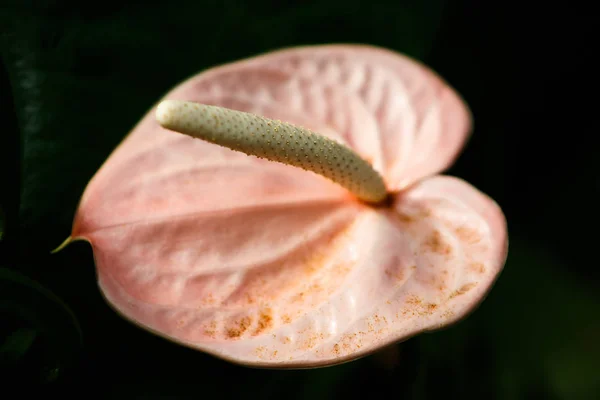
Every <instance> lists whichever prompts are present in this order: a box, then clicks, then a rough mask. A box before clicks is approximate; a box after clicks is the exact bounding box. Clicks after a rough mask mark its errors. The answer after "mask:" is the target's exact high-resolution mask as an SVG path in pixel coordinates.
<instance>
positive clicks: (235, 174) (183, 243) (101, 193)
mask: <svg viewBox="0 0 600 400" xmlns="http://www.w3.org/2000/svg"><path fill="white" fill-rule="evenodd" d="M166 97H167V98H171V99H181V100H191V101H196V102H201V103H206V104H214V105H220V106H224V107H228V108H234V109H239V110H242V111H249V112H253V113H257V114H261V115H264V116H267V117H270V118H275V119H281V120H285V121H287V122H291V123H295V124H299V125H302V126H305V127H307V128H310V129H313V130H315V131H318V132H320V133H323V134H326V135H328V136H330V137H332V138H335V139H336V140H339V141H342V142H343V143H345V144H347V145H348V146H350V147H352V148H353V149H354V150H355V151H357V152H358V153H359V154H360V155H362V156H363V157H364V158H366V159H368V160H369V161H370V162H372V164H373V166H374V168H376V169H377V170H378V171H380V172H381V173H382V175H383V176H384V179H385V180H386V183H387V185H388V187H389V188H390V189H400V188H403V189H404V188H406V186H407V185H409V184H414V185H413V186H411V187H410V188H406V189H405V190H402V191H400V193H399V194H398V195H396V197H395V201H394V204H393V206H392V207H390V208H381V209H372V208H369V207H366V206H365V205H363V204H360V203H358V202H356V201H355V200H354V199H353V198H351V197H350V196H349V195H348V194H347V193H346V192H345V191H344V190H343V189H341V188H339V187H338V186H336V185H335V184H333V183H331V182H329V181H328V180H326V179H325V178H322V177H320V176H317V175H315V174H313V173H310V172H307V171H303V170H299V169H296V168H293V167H289V166H285V165H282V164H277V163H273V162H268V161H265V160H259V159H256V158H253V157H248V156H246V155H244V154H241V153H236V152H233V151H231V150H228V149H224V148H221V147H218V146H215V145H212V144H209V143H205V142H202V141H200V140H194V139H191V138H190V137H187V136H183V135H178V134H175V133H173V132H169V131H166V130H164V129H162V128H161V127H160V126H159V125H158V124H157V123H156V122H155V121H154V110H151V111H150V112H149V113H148V114H147V115H146V116H145V117H144V119H143V120H142V121H141V122H140V124H138V126H137V127H136V128H135V129H134V131H133V132H132V133H131V134H130V135H129V136H128V137H127V138H126V139H125V141H124V142H123V143H122V144H121V145H120V146H119V147H118V148H117V149H116V150H115V152H114V153H113V154H112V155H111V157H110V158H109V159H108V160H107V162H106V163H105V164H104V166H103V167H102V168H101V169H100V171H99V172H98V173H97V174H96V176H95V177H94V178H93V180H92V181H91V182H90V184H89V185H88V187H87V189H86V191H85V193H84V195H83V197H82V200H81V204H80V207H79V209H78V213H77V216H76V218H75V222H74V227H73V234H72V236H73V237H76V238H77V237H78V238H85V239H87V240H89V241H90V242H91V244H92V246H93V249H94V255H95V259H96V264H97V270H98V279H99V283H100V287H101V289H102V291H103V293H104V295H105V296H106V298H107V300H108V301H109V303H110V304H112V305H113V306H114V307H115V308H116V309H117V310H118V311H119V312H120V313H122V314H123V315H124V316H125V317H127V318H128V319H130V320H132V321H134V322H136V323H137V324H139V325H141V326H142V327H144V328H146V329H149V330H151V331H154V332H156V333H157V334H160V335H162V336H164V337H167V338H170V339H172V340H174V341H176V342H179V343H183V344H186V345H188V346H191V347H195V348H198V349H200V350H203V351H207V352H210V353H211V354H215V355H217V356H219V357H223V358H226V359H229V360H231V361H234V362H238V363H244V364H248V365H257V366H258V365H260V366H271V367H308V366H318V365H328V364H334V363H338V362H343V361H346V360H349V359H352V358H356V357H359V356H361V355H364V354H367V353H369V352H372V351H374V350H377V349H378V348H380V347H382V346H384V345H386V344H389V343H391V342H394V341H398V340H402V339H405V338H407V337H410V336H411V335H414V334H415V333H418V332H420V331H424V330H429V329H435V328H438V327H441V326H444V325H446V324H448V323H451V322H453V321H455V320H457V319H458V318H460V317H462V316H464V315H465V314H466V313H467V312H468V311H470V310H471V309H473V308H474V306H476V305H477V304H478V303H479V301H480V300H481V299H482V297H483V296H484V294H485V293H486V292H487V290H489V288H490V287H491V285H492V283H493V281H494V280H495V278H496V276H497V274H498V273H499V271H500V270H501V268H502V266H503V264H504V258H505V256H506V240H507V239H506V226H505V221H504V217H503V215H502V212H501V211H500V209H499V208H498V207H497V205H495V203H494V202H493V201H492V200H491V199H489V198H488V197H486V196H485V195H483V194H482V193H480V192H478V191H477V190H476V189H475V188H473V187H472V186H470V185H469V184H467V183H465V182H463V181H460V180H458V179H455V178H449V177H433V178H426V179H425V180H421V179H423V178H425V177H427V176H429V175H431V174H434V173H436V172H439V171H440V170H441V169H443V168H445V167H447V166H448V165H449V163H451V161H452V160H453V159H454V157H455V156H456V154H457V153H458V151H459V150H460V148H461V147H462V145H463V143H464V140H465V139H466V137H467V131H468V128H469V114H468V111H467V109H466V107H465V106H464V105H463V103H462V102H461V101H460V99H459V98H458V96H457V95H456V94H455V93H454V92H453V91H452V90H451V89H450V88H449V87H448V86H447V85H446V84H444V83H443V82H442V81H441V80H440V79H439V78H438V77H436V76H435V75H434V74H433V73H432V72H431V71H429V70H428V69H426V68H425V67H423V66H421V65H419V64H417V63H416V62H414V61H412V60H410V59H408V58H405V57H403V56H401V55H398V54H394V53H391V52H388V51H385V50H381V49H376V48H371V47H366V46H315V47H306V48H297V49H291V50H283V51H279V52H275V53H271V54H267V55H264V56H259V57H256V58H252V59H249V60H244V61H241V62H237V63H233V64H229V65H225V66H222V67H218V68H215V69H212V70H209V71H206V72H204V73H202V74H199V75H198V76H195V77H193V78H192V79H190V80H188V81H187V82H184V83H183V84H181V85H180V86H178V87H177V88H175V89H174V90H173V91H172V92H171V93H169V94H168V95H167V96H166ZM419 180H421V182H420V183H419V182H418V181H419ZM415 182H418V183H415Z"/></svg>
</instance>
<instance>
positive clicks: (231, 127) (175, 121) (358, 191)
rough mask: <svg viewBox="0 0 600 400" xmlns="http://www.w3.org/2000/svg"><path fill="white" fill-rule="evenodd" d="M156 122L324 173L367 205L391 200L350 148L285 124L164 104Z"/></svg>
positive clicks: (183, 103)
mask: <svg viewBox="0 0 600 400" xmlns="http://www.w3.org/2000/svg"><path fill="white" fill-rule="evenodd" d="M156 120H157V121H158V123H159V124H160V125H161V126H162V127H163V128H166V129H169V130H173V131H176V132H179V133H183V134H186V135H189V136H192V137H195V138H198V139H202V140H206V141H208V142H211V143H214V144H217V145H220V146H224V147H227V148H230V149H232V150H236V151H240V152H242V153H245V154H248V155H253V156H257V157H260V158H265V159H267V160H271V161H276V162H280V163H283V164H287V165H292V166H295V167H298V168H302V169H305V170H307V171H311V172H314V173H317V174H319V175H322V176H324V177H326V178H328V179H330V180H332V181H333V182H335V183H337V184H339V185H340V186H343V187H345V188H346V189H348V191H349V192H351V193H353V194H354V195H355V196H356V197H358V198H359V199H361V200H363V201H366V202H368V203H377V204H379V203H381V202H382V201H384V200H385V199H386V198H387V189H386V186H385V183H384V181H383V178H382V177H381V175H379V173H378V172H377V171H375V170H374V169H373V167H371V165H370V164H369V163H368V162H367V161H365V160H364V159H363V158H361V157H360V156H359V155H358V154H357V153H355V152H354V151H353V150H352V149H350V148H349V147H347V146H345V145H343V144H341V143H338V142H336V141H334V140H332V139H330V138H328V137H326V136H323V135H321V134H319V133H316V132H313V131H311V130H309V129H305V128H302V127H299V126H295V125H292V124H289V123H286V122H282V121H276V120H271V119H268V118H265V117H262V116H259V115H255V114H251V113H247V112H242V111H237V110H231V109H227V108H223V107H217V106H211V105H206V104H199V103H194V102H189V101H181V100H164V101H163V102H161V103H160V104H159V105H158V107H157V109H156Z"/></svg>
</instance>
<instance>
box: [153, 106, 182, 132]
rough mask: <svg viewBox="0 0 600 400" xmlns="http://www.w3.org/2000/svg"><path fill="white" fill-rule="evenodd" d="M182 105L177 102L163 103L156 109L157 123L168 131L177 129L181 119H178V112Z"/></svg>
mask: <svg viewBox="0 0 600 400" xmlns="http://www.w3.org/2000/svg"><path fill="white" fill-rule="evenodd" d="M180 108H181V104H180V102H178V101H176V100H165V101H161V102H160V103H159V104H158V107H156V121H158V123H159V124H160V125H161V126H162V127H163V128H166V129H176V128H177V122H178V121H180V119H178V118H177V116H178V114H179V113H178V110H180Z"/></svg>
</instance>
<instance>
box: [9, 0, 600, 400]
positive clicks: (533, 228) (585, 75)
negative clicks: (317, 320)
mask: <svg viewBox="0 0 600 400" xmlns="http://www.w3.org/2000/svg"><path fill="white" fill-rule="evenodd" d="M569 4H571V3H569ZM596 20H597V17H596V16H595V15H594V13H593V12H590V10H585V9H582V8H580V7H579V6H575V5H572V6H569V5H567V3H557V4H556V5H555V6H553V5H551V3H550V2H539V3H537V4H536V2H518V3H512V2H484V1H476V0H472V1H467V0H457V1H442V0H422V1H417V0H412V1H400V0H399V1H387V2H384V1H380V2H378V1H368V2H365V1H358V0H347V1H334V0H330V1H325V0H324V1H289V0H288V1H280V2H273V1H266V0H265V1H247V2H243V1H200V0H196V1H177V0H170V1H165V2H142V1H133V2H122V1H114V0H106V1H101V2H97V1H90V2H84V1H73V0H70V1H60V0H55V1H49V0H42V1H33V0H29V1H27V0H21V1H18V0H3V1H2V2H0V34H1V38H0V45H1V47H0V50H1V52H2V53H1V56H2V63H1V64H0V100H1V101H2V104H1V107H0V108H1V109H0V113H1V116H0V117H1V119H0V121H1V124H0V132H1V140H0V190H1V192H0V195H1V196H0V206H1V209H2V210H3V212H1V213H0V221H1V222H0V224H1V226H2V228H1V229H0V232H2V234H1V235H2V239H1V241H0V267H2V273H1V274H0V312H2V314H1V317H2V320H1V321H0V324H1V325H0V326H1V329H0V356H1V360H2V368H3V369H2V371H0V372H1V373H0V381H4V382H3V383H4V384H5V385H7V384H13V385H15V386H16V387H17V388H18V390H20V393H21V394H22V393H25V392H26V391H28V390H35V388H44V389H45V390H46V393H56V394H58V395H63V396H73V395H76V396H78V397H81V396H83V397H88V396H98V398H106V399H108V398H111V399H120V398H124V399H125V398H126V399H196V398H282V399H333V398H336V399H338V398H339V399H350V398H365V396H369V397H367V398H370V396H373V397H374V398H377V397H381V396H384V395H386V396H393V397H394V398H398V399H404V398H405V399H437V398H445V399H454V398H457V399H458V398H461V399H471V398H472V399H569V400H570V399H597V398H600V373H599V371H600V363H599V360H600V343H599V340H600V308H599V303H600V294H599V292H598V288H599V285H598V284H597V282H598V280H599V277H600V272H599V269H600V268H599V267H600V262H599V261H598V259H599V256H598V250H599V248H600V247H599V245H598V223H599V222H600V218H599V213H598V204H599V200H600V196H599V186H600V185H599V178H598V172H599V170H598V158H596V157H597V156H598V147H597V146H596V140H595V139H596V137H597V136H598V111H597V109H598V98H597V96H598V90H597V89H596V82H595V80H596V78H597V74H598V65H597V64H595V63H594V62H593V57H592V54H593V53H597V50H598V41H597V35H598V28H597V27H596V26H595V24H597V21H596ZM336 42H338V43H344V42H353V43H368V44H374V45H378V46H382V47H386V48H390V49H393V50H396V51H399V52H403V53H406V54H409V55H411V56H413V57H415V58H417V59H420V60H422V61H424V62H425V63H426V64H428V65H429V66H431V67H432V68H433V69H434V70H436V71H437V72H438V73H439V74H440V75H442V76H443V77H444V78H445V79H446V80H447V81H448V82H449V83H450V84H451V85H452V86H454V87H455V88H456V89H457V90H458V91H459V92H460V93H461V94H462V95H463V96H464V98H465V99H466V101H467V102H468V103H469V105H470V107H471V108H472V111H473V114H474V118H475V130H474V134H473V137H472V139H471V140H470V142H469V144H468V146H467V148H466V149H465V151H464V153H463V154H462V156H461V157H460V159H459V160H458V162H457V163H456V164H455V165H454V167H453V168H452V169H451V170H450V171H448V173H449V174H451V175H456V176H459V177H461V178H463V179H466V180H467V181H469V182H471V183H472V184H474V185H475V186H476V187H478V188H479V189H481V190H483V191H484V192H486V193H488V194H489V195H490V196H491V197H493V198H494V199H495V200H496V201H497V202H498V203H499V204H500V205H501V207H502V208H503V210H504V212H505V214H506V217H507V219H508V224H509V239H510V249H509V257H508V261H507V264H506V267H505V270H504V272H503V273H502V275H501V276H500V278H499V280H498V282H497V284H496V286H495V287H494V288H493V289H492V291H491V293H490V295H489V296H488V298H487V299H486V300H485V301H484V303H483V304H482V305H481V307H479V308H478V309H477V310H476V311H475V312H474V313H473V314H472V315H471V316H470V317H469V318H467V319H466V320H464V321H463V322H460V323H459V324H457V325H455V326H453V327H451V328H449V329H446V330H444V331H440V332H436V333H431V334H424V335H421V336H418V337H416V338H413V339H411V340H409V341H407V342H404V343H402V344H399V345H397V346H394V347H393V348H392V349H390V351H388V352H387V353H385V354H378V355H374V356H370V357H366V358H364V359H361V360H358V361H355V362H352V363H349V364H345V365H341V366H336V367H330V368H325V369H318V370H303V371H269V370H254V369H248V368H243V367H239V366H235V365H231V364H229V363H226V362H224V361H220V360H217V359H214V358H212V357H210V356H207V355H204V354H202V353H199V352H196V351H193V350H189V349H186V348H183V347H180V346H177V345H174V344H172V343H170V342H167V341H165V340H162V339H159V338H156V337H154V336H152V335H151V334H149V333H147V332H145V331H143V330H141V329H138V328H136V327H134V326H133V325H131V324H129V323H128V322H126V321H124V320H123V319H121V318H120V317H119V316H117V315H116V314H115V313H114V312H113V311H112V310H111V309H110V308H109V307H108V306H107V305H106V304H105V302H104V301H103V300H102V298H101V296H100V293H99V290H98V288H97V285H96V277H95V270H94V264H93V258H92V252H91V249H90V247H89V246H88V245H86V244H83V243H77V244H73V245H71V246H69V248H68V249H67V250H65V251H62V252H60V253H58V254H56V255H50V254H49V251H50V250H51V249H53V248H54V247H56V246H57V245H58V244H59V243H60V242H61V241H62V240H63V239H64V238H65V237H66V236H68V234H69V232H70V227H71V221H72V218H73V213H74V211H75V208H76V206H77V202H78V200H79V198H80V196H81V194H82V192H83V189H84V187H85V185H86V183H87V182H88V180H89V179H90V178H91V177H92V175H93V174H94V172H95V171H96V170H97V169H98V168H99V167H100V165H101V163H102V162H103V161H104V160H105V159H106V158H107V157H108V156H109V154H110V152H111V151H112V149H113V148H114V147H115V146H116V145H117V144H118V143H119V141H120V140H121V139H122V138H123V137H124V135H126V134H127V132H128V131H129V130H130V129H131V128H132V127H133V125H134V124H135V123H136V122H137V121H138V119H140V118H141V117H142V116H143V114H144V113H145V112H146V111H147V110H148V108H149V107H151V105H152V104H153V103H154V102H155V101H156V100H158V99H159V98H160V97H161V96H162V95H163V94H165V93H166V92H167V91H168V90H169V89H170V88H171V87H173V86H174V85H176V84H177V83H179V82H180V81H182V80H183V79H185V78H187V77H189V76H190V75H192V74H195V73H197V72H199V71H201V70H203V69H206V68H208V67H211V66H215V65H218V64H222V63H226V62H229V61H234V60H237V59H241V58H245V57H248V56H252V55H255V54H258V53H263V52H266V51H269V50H275V49H278V48H282V47H288V46H292V45H300V44H324V43H336ZM107 118H110V123H108V122H107ZM69 310H70V311H69ZM5 387H7V386H5ZM385 393H387V394H385ZM3 397H4V398H6V399H9V398H14V396H12V395H8V396H4V395H3Z"/></svg>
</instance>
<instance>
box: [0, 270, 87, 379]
mask: <svg viewBox="0 0 600 400" xmlns="http://www.w3.org/2000/svg"><path fill="white" fill-rule="evenodd" d="M0 314H1V315H2V320H3V326H2V331H4V330H5V329H8V330H9V331H8V332H2V335H3V336H5V339H4V343H3V345H2V347H1V348H0V353H1V354H2V357H3V361H5V363H6V362H8V363H9V364H10V361H12V362H13V363H14V362H19V363H21V362H22V361H23V360H22V358H23V356H24V355H25V353H29V351H28V350H30V349H36V351H37V354H35V355H32V356H31V357H29V356H28V357H25V359H26V360H29V361H31V364H32V365H28V366H27V365H21V368H22V369H23V373H24V374H29V375H31V376H32V377H31V378H27V379H33V380H34V383H44V382H50V381H53V380H55V379H56V378H57V377H58V376H59V374H60V373H61V372H62V370H63V369H67V368H69V367H72V366H73V365H74V363H75V361H76V359H77V357H78V355H79V351H80V350H81V346H82V335H81V330H80V328H79V325H78V323H77V320H76V319H75V317H74V315H73V314H72V312H71V311H70V309H69V308H68V307H67V306H66V305H65V304H64V303H63V302H62V301H61V300H60V299H59V298H58V297H56V296H55V295H54V294H53V293H52V292H50V291H49V290H48V289H46V288H44V287H43V286H41V285H39V284H38V283H37V282H35V281H33V280H31V279H29V278H27V277H25V276H23V275H21V274H19V273H17V272H15V271H12V270H9V269H7V268H0ZM0 337H1V336H0ZM36 344H37V345H36ZM31 351H33V350H31ZM25 363H27V362H25ZM3 366H4V367H5V368H9V370H13V369H14V368H12V367H7V366H6V365H3ZM31 369H33V371H32V370H31ZM13 372H14V371H13ZM35 377H37V378H35ZM20 378H21V379H25V378H24V377H20Z"/></svg>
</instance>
